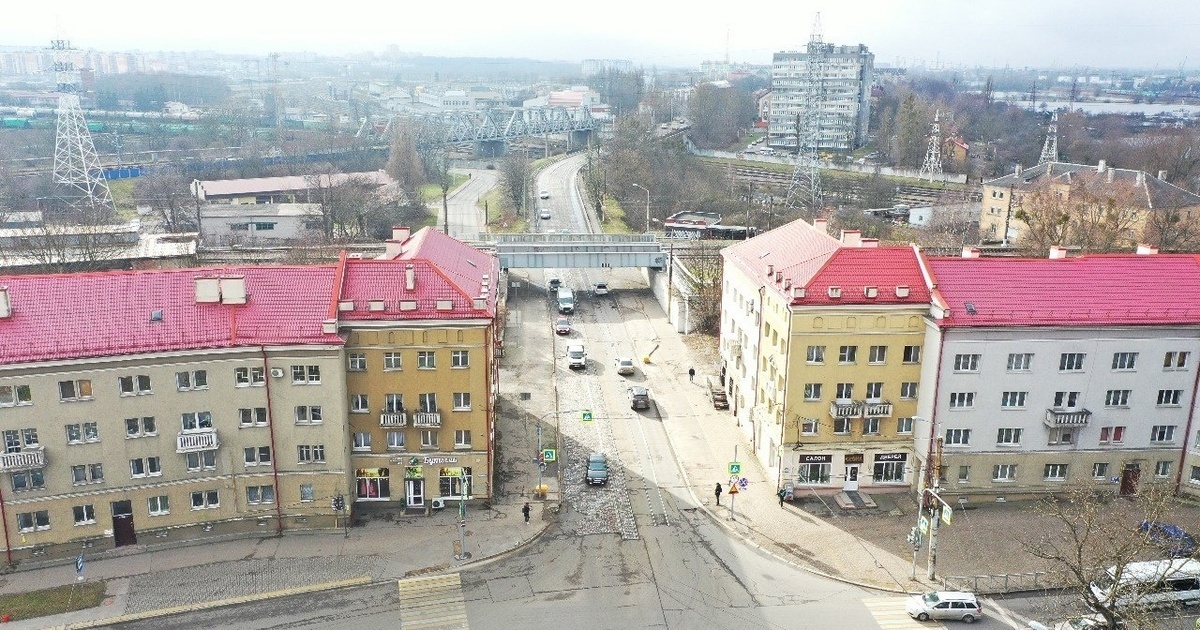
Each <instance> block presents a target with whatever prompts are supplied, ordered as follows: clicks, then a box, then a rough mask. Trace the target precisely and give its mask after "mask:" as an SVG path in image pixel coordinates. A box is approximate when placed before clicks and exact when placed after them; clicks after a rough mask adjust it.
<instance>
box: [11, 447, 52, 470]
mask: <svg viewBox="0 0 1200 630" xmlns="http://www.w3.org/2000/svg"><path fill="white" fill-rule="evenodd" d="M45 466H46V451H44V450H42V449H38V450H36V451H21V452H19V453H4V454H3V455H0V471H8V470H26V469H29V468H44V467H45Z"/></svg>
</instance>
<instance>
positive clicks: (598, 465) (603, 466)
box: [584, 453, 608, 486]
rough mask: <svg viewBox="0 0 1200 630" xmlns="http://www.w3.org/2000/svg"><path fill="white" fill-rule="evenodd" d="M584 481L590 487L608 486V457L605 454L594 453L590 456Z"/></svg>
mask: <svg viewBox="0 0 1200 630" xmlns="http://www.w3.org/2000/svg"><path fill="white" fill-rule="evenodd" d="M584 480H585V481H587V483H588V485H589V486H591V485H607V484H608V456H607V455H605V454H604V453H592V454H591V455H589V456H588V463H587V473H586V474H585V475H584Z"/></svg>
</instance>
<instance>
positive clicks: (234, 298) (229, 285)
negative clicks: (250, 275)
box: [220, 276, 246, 304]
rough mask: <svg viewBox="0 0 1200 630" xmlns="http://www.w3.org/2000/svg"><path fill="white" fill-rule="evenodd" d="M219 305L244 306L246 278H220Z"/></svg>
mask: <svg viewBox="0 0 1200 630" xmlns="http://www.w3.org/2000/svg"><path fill="white" fill-rule="evenodd" d="M220 282H221V303H222V304H245V303H246V277H245V276H230V277H228V278H221V281H220Z"/></svg>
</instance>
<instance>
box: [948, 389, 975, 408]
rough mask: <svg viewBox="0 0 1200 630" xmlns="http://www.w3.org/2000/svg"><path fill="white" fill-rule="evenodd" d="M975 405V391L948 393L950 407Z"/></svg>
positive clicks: (970, 406)
mask: <svg viewBox="0 0 1200 630" xmlns="http://www.w3.org/2000/svg"><path fill="white" fill-rule="evenodd" d="M974 406H975V392H952V393H951V394H950V408H951V409H971V408H972V407H974Z"/></svg>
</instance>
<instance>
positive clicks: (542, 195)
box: [538, 190, 550, 199]
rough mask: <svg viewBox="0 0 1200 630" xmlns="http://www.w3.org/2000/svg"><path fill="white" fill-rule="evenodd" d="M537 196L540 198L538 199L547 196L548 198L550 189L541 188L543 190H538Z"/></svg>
mask: <svg viewBox="0 0 1200 630" xmlns="http://www.w3.org/2000/svg"><path fill="white" fill-rule="evenodd" d="M538 198H540V199H549V198H550V191H549V190H543V191H541V192H539V193H538Z"/></svg>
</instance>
